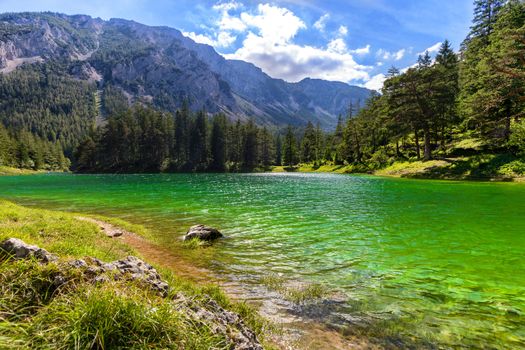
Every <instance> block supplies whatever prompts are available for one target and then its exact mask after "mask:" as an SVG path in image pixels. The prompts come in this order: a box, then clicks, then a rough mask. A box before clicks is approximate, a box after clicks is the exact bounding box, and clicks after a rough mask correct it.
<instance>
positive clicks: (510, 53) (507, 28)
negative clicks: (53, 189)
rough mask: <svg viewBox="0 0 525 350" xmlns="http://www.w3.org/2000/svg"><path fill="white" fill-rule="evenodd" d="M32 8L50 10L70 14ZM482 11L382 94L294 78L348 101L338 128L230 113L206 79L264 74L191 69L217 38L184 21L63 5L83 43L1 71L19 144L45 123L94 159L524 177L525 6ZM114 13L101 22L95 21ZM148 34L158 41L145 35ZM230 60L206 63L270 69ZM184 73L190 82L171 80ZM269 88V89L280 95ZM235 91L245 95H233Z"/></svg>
mask: <svg viewBox="0 0 525 350" xmlns="http://www.w3.org/2000/svg"><path fill="white" fill-rule="evenodd" d="M23 16H26V17H28V16H29V18H32V17H31V16H36V17H37V18H39V21H44V22H45V23H48V20H49V18H53V19H55V17H57V16H58V15H54V14H51V15H49V14H47V15H42V16H44V17H39V16H40V15H34V14H25V15H23ZM49 16H50V17H49ZM14 17H15V18H19V17H17V15H14ZM474 17H475V18H474V22H473V25H472V28H471V32H470V34H469V36H468V37H467V38H466V39H465V41H464V42H463V43H462V45H461V50H460V52H454V51H453V49H452V47H453V46H452V44H451V43H449V42H448V41H445V42H444V43H443V44H442V46H441V49H440V50H439V53H438V54H437V55H436V56H435V57H432V56H430V55H429V54H428V53H425V54H424V55H421V56H420V57H419V59H418V61H417V63H416V64H415V65H413V66H412V67H409V68H406V69H403V70H400V69H398V68H395V67H392V68H391V69H390V70H389V72H388V77H387V80H386V81H385V83H384V87H383V89H382V91H381V93H380V94H375V95H373V96H372V97H371V98H369V99H368V100H367V101H366V105H365V108H362V107H363V105H362V104H363V103H364V102H363V100H361V99H355V100H352V99H350V100H348V99H346V100H345V98H344V96H345V94H346V93H347V92H346V91H347V87H346V86H345V84H339V83H328V82H323V81H316V80H305V81H303V82H301V83H298V84H295V85H294V87H293V88H294V89H296V90H295V92H293V94H294V96H295V97H294V98H295V99H296V101H302V102H304V103H305V104H307V103H308V101H312V100H314V99H315V100H316V101H317V102H316V105H317V106H319V108H321V109H328V108H335V107H334V106H336V105H338V106H339V105H340V104H341V103H346V107H345V109H344V110H345V113H344V114H343V115H341V116H340V117H339V118H338V121H337V123H336V127H335V131H334V132H327V131H326V130H325V129H323V124H322V123H321V122H320V121H319V118H313V120H318V121H317V122H316V123H315V122H312V121H308V122H306V120H304V119H303V120H302V122H305V124H303V125H302V126H301V125H300V124H301V123H299V125H292V124H291V123H290V126H289V127H288V128H286V127H285V126H283V125H282V124H281V125H279V124H277V125H271V123H270V124H268V123H266V122H261V119H260V118H259V117H260V116H259V117H258V116H257V115H252V116H249V115H246V114H241V115H237V116H232V114H231V113H230V112H231V110H230V111H229V112H224V113H223V112H222V111H221V110H220V108H219V109H217V108H216V106H213V104H210V103H208V102H206V101H204V100H202V101H201V100H199V97H198V96H199V94H200V93H203V91H204V90H202V91H201V90H199V89H200V88H201V87H203V86H208V87H210V86H212V85H213V84H215V83H217V84H218V85H217V86H218V89H219V90H221V89H223V91H226V92H227V91H230V93H231V92H232V91H233V90H231V89H230V88H231V87H232V86H233V87H235V88H236V89H240V90H239V91H241V90H242V91H245V92H244V93H246V94H251V93H252V92H253V89H255V88H256V86H255V85H253V86H251V85H250V86H248V85H249V84H248V85H246V84H244V83H242V82H241V81H238V80H235V81H233V80H232V81H231V82H230V83H231V84H226V85H224V84H223V85H221V84H222V83H221V82H220V78H219V80H217V81H216V80H213V79H216V78H217V75H213V74H212V75H213V77H215V78H213V77H212V76H208V75H204V76H203V75H201V76H200V77H201V78H202V79H204V80H202V81H200V82H198V81H199V80H195V79H193V75H192V74H194V73H195V72H196V71H199V70H200V71H201V72H204V71H202V70H201V69H204V70H206V69H207V68H205V66H206V64H204V65H203V62H204V61H202V60H203V59H204V58H203V57H204V56H205V54H206V53H208V54H210V50H211V51H213V50H212V49H211V48H209V47H207V48H206V47H205V46H202V45H199V44H195V43H193V42H191V40H189V39H187V38H182V39H180V33H179V32H178V31H176V30H173V29H169V28H153V29H152V28H150V27H146V26H143V25H140V24H137V23H134V22H129V21H123V20H113V21H111V22H109V23H110V25H109V24H107V23H105V22H103V21H101V20H93V19H91V18H89V17H87V16H84V17H79V18H80V19H79V18H77V17H75V18H70V17H67V16H62V17H60V16H58V18H59V19H60V21H58V24H57V23H54V22H53V24H52V25H57V26H58V27H57V28H62V29H61V30H64V34H63V35H66V34H67V35H69V37H70V38H71V40H72V41H74V42H77V43H78V45H77V46H76V49H75V50H76V51H75V52H74V53H72V52H71V51H68V50H70V49H71V47H70V46H67V45H66V46H64V47H63V48H61V49H60V48H59V46H56V45H55V46H53V45H51V44H49V45H47V44H46V45H47V46H46V47H54V48H55V49H54V50H53V51H52V52H50V53H48V54H49V55H50V56H49V57H54V58H53V59H50V58H49V57H47V58H46V59H42V62H40V63H32V64H27V65H24V66H22V67H18V68H17V69H16V70H14V71H12V72H10V73H8V74H1V75H0V82H1V85H0V97H1V99H0V118H1V119H2V122H3V123H4V124H5V125H6V126H7V127H8V128H9V130H10V132H9V134H10V135H11V136H10V137H11V138H12V139H13V140H16V142H18V143H20V140H21V139H22V137H21V136H20V135H24V132H22V130H25V131H28V132H30V133H32V134H33V135H36V137H35V138H34V140H40V141H41V142H44V141H43V140H49V141H50V142H51V143H52V144H57V146H53V147H56V149H59V148H62V149H64V150H65V151H66V154H67V155H68V156H70V157H71V158H72V159H73V163H74V168H75V169H76V170H77V171H83V172H157V171H252V170H256V169H269V168H271V167H272V166H279V165H283V166H286V167H287V168H288V169H293V168H294V167H295V166H297V165H298V164H308V165H309V166H310V167H311V168H313V169H316V168H318V167H320V166H322V165H331V166H337V167H345V170H346V171H351V172H354V171H355V172H373V171H375V170H378V169H383V168H385V167H389V166H394V167H396V166H398V164H399V163H400V162H409V163H410V164H415V163H417V161H420V160H421V161H424V162H426V165H425V164H423V163H421V165H420V166H421V167H424V168H428V169H430V170H431V173H430V174H428V175H429V176H431V177H456V178H465V177H472V178H476V177H480V178H482V177H500V176H511V177H512V176H523V175H524V174H525V161H524V160H523V156H524V153H525V125H524V122H523V114H524V113H525V68H524V67H525V64H524V57H525V42H524V39H523V38H524V37H525V5H524V4H523V2H521V1H517V0H510V1H489V0H477V1H476V2H475V16H474ZM5 18H6V17H5V16H4V20H5ZM7 18H8V19H9V18H11V17H7ZM64 21H65V22H66V23H69V24H70V25H72V24H71V23H73V24H74V26H75V27H74V28H70V27H68V26H66V25H64ZM104 25H106V26H107V27H106V30H105V32H104V34H101V33H100V32H98V31H97V28H101V26H104ZM6 28H11V27H9V26H8V27H6ZM6 28H4V34H3V35H4V36H6V37H10V36H12V35H14V34H13V32H16V33H17V34H16V35H17V36H20V35H22V36H24V35H26V34H24V33H31V30H30V29H28V28H26V27H24V28H25V29H24V31H22V34H20V31H21V30H22V29H21V28H17V30H16V31H14V30H13V29H12V28H11V29H9V30H7V29H6ZM64 28H65V29H64ZM141 36H145V37H146V38H147V40H146V39H144V40H142V39H141V40H139V38H140V37H141ZM73 38H74V40H73ZM173 38H176V39H173ZM177 38H178V39H177ZM168 43H169V45H168ZM55 44H56V43H55ZM159 45H161V46H162V45H164V47H168V48H167V49H166V50H167V52H165V54H167V55H168V56H169V57H171V58H170V59H174V60H175V61H170V62H172V63H173V64H174V65H173V66H170V65H169V64H168V65H166V64H167V63H166V62H165V63H166V64H163V68H162V69H171V72H175V71H177V69H178V68H176V65H175V63H174V62H178V64H180V63H181V62H186V63H187V64H190V65H191V67H190V66H186V68H187V69H188V70H187V71H185V72H186V73H184V72H180V73H183V75H182V76H178V75H176V78H177V79H179V80H180V79H183V80H184V79H186V80H188V79H189V80H190V81H191V82H192V83H191V84H197V85H198V86H200V87H197V85H195V86H193V85H192V86H190V85H184V84H186V83H183V82H182V80H180V82H181V83H180V84H179V83H176V81H168V80H169V79H168V78H169V76H170V75H166V74H164V73H165V72H164V71H163V70H161V71H158V70H156V68H155V69H153V68H154V67H153V66H152V64H153V65H158V64H159V63H160V62H156V63H155V62H153V61H150V58H151V53H152V52H156V51H155V50H157V47H158V46H159ZM30 48H31V47H28V48H27V50H29V49H30ZM190 49H191V50H194V51H192V52H193V54H189V51H187V50H190ZM152 50H153V51H152ZM29 54H34V53H31V52H29V53H28V55H29ZM71 55H76V56H77V59H76V60H72V59H71ZM56 57H62V58H61V59H58V58H56ZM68 57H69V58H68ZM163 57H164V56H163ZM175 57H176V58H175ZM198 57H200V59H198V60H196V58H198ZM213 57H215V56H213ZM225 62H226V61H224V60H222V61H221V60H219V59H216V58H213V59H210V60H209V62H208V64H209V66H208V67H212V68H213V69H214V70H216V71H220V70H224V71H226V72H230V73H231V72H233V71H234V70H235V69H236V70H238V71H243V72H245V73H246V74H247V75H246V78H247V79H248V78H249V77H253V74H258V73H257V70H252V68H249V67H248V66H246V65H245V64H243V63H240V62H231V65H227V64H226V63H225ZM186 63H185V64H186ZM170 64H171V63H170ZM148 67H149V68H148ZM169 67H171V68H169ZM199 67H200V68H199ZM232 67H237V68H235V69H234V68H232ZM131 68H133V69H131ZM150 68H151V69H153V70H151V69H150ZM170 74H171V73H170ZM177 74H178V73H177ZM184 74H186V75H184ZM188 74H189V75H188ZM250 74H251V75H250ZM154 77H156V78H154ZM173 77H175V76H173ZM153 78H154V79H153ZM157 78H158V79H157ZM201 78H199V79H201ZM159 79H161V80H159ZM166 79H168V80H166ZM209 79H212V80H209ZM232 79H233V78H232ZM179 80H177V81H179ZM173 84H175V85H177V86H178V88H181V87H182V88H181V89H182V90H173V89H171V91H172V92H171V93H170V94H166V93H165V92H163V91H164V90H163V89H164V88H167V89H169V88H170V86H172V85H173ZM210 84H211V85H210ZM272 84H273V83H272ZM163 86H164V87H163ZM272 86H273V85H272ZM297 89H299V90H297ZM330 89H333V90H332V92H330V91H329V90H330ZM146 90H147V91H150V92H154V96H152V95H148V94H146V93H145V91H146ZM174 91H179V92H180V93H175V94H174V93H173V92H174ZM184 91H189V92H191V93H190V95H187V94H185V92H184ZM199 91H200V92H199ZM316 91H318V96H314V95H315V94H316V93H315V92H316ZM209 92H210V91H208V90H206V91H204V93H205V94H208V93H209ZM253 93H254V92H253ZM321 93H322V95H321ZM254 94H255V93H254ZM256 95H257V94H255V95H253V96H254V98H255V96H256ZM263 95H264V94H263ZM263 95H260V96H259V95H257V96H259V97H257V98H263V99H265V98H267V97H268V96H266V95H264V96H266V97H264V96H263ZM228 96H230V97H232V96H233V95H228V93H227V94H226V95H223V96H222V97H221V98H225V99H226V100H228V99H229V98H230V97H228ZM232 98H233V97H232ZM226 100H224V101H226ZM178 101H181V102H178ZM232 101H233V100H232ZM345 101H346V102H345ZM196 102H199V103H201V104H200V106H201V108H196V107H197V105H198V103H197V104H196ZM207 107H208V108H209V109H207ZM281 107H282V106H281ZM338 108H339V107H338ZM294 113H295V112H294ZM211 114H213V115H214V116H213V117H210V115H211ZM40 141H38V142H40ZM34 142H36V141H34ZM34 142H33V143H34ZM11 143H12V142H11ZM79 144H80V145H79ZM77 145H79V146H78V147H76V146H77ZM11 158H14V157H11ZM431 160H432V162H431ZM437 161H439V162H437ZM433 162H434V163H433ZM436 162H437V163H436ZM11 163H13V164H15V163H14V162H11ZM34 163H35V162H33V163H31V162H29V163H28V162H25V161H22V162H21V161H18V163H17V164H24V165H19V166H24V167H36V165H28V164H34ZM35 164H40V163H39V162H36V163H35ZM61 164H63V163H61ZM418 164H419V163H418ZM411 166H412V165H411ZM418 166H419V165H418ZM450 175H453V176H450Z"/></svg>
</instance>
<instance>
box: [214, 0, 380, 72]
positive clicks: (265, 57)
mask: <svg viewBox="0 0 525 350" xmlns="http://www.w3.org/2000/svg"><path fill="white" fill-rule="evenodd" d="M239 18H240V19H241V20H242V21H243V23H244V24H245V25H246V26H247V28H248V29H247V30H248V34H247V35H246V37H245V39H244V41H243V43H242V46H241V47H240V48H239V49H237V50H236V51H235V52H234V53H231V54H226V55H224V56H225V57H226V58H229V59H240V60H244V61H247V62H251V63H253V64H255V65H257V66H258V67H260V68H262V69H263V70H264V71H265V72H266V73H268V74H269V75H271V76H272V77H275V78H281V79H285V80H287V81H291V82H296V81H300V80H302V79H304V78H307V77H310V78H319V79H326V80H338V81H346V82H348V81H352V80H362V81H368V80H369V79H370V77H369V74H368V71H369V70H370V69H371V67H367V66H363V65H360V64H358V63H357V62H356V61H355V60H354V57H353V55H352V52H351V50H349V49H348V47H347V45H346V43H345V42H344V40H343V39H342V38H340V37H338V38H335V39H333V40H331V41H330V42H328V43H327V45H326V47H325V48H320V47H314V46H310V45H298V44H296V43H294V40H293V39H294V38H295V37H296V35H297V33H298V32H299V31H301V30H304V29H306V24H305V23H304V22H303V21H302V20H301V19H300V18H299V17H297V16H296V15H295V14H294V13H293V12H291V11H290V10H288V9H286V8H282V7H278V6H274V5H269V4H261V5H259V6H258V7H257V10H256V11H255V13H249V12H242V13H241V14H240V15H239ZM358 50H360V52H361V53H364V51H367V50H369V48H363V49H358Z"/></svg>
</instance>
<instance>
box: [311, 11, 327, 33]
mask: <svg viewBox="0 0 525 350" xmlns="http://www.w3.org/2000/svg"><path fill="white" fill-rule="evenodd" d="M329 19H330V15H329V14H328V13H327V14H324V15H322V16H321V17H320V18H319V19H318V20H317V21H316V22H315V23H314V28H315V29H317V30H318V31H320V32H321V33H324V31H325V29H326V22H327V21H328V20H329Z"/></svg>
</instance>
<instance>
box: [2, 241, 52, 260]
mask: <svg viewBox="0 0 525 350" xmlns="http://www.w3.org/2000/svg"><path fill="white" fill-rule="evenodd" d="M0 253H1V254H2V255H6V256H7V257H9V258H11V259H30V258H34V259H37V260H40V261H42V262H44V263H48V262H51V261H56V260H57V257H56V256H55V255H53V254H51V253H49V252H48V251H47V250H45V249H42V248H39V247H37V246H35V245H30V244H27V243H25V242H24V241H22V240H21V239H18V238H9V239H6V240H5V241H3V242H2V243H0Z"/></svg>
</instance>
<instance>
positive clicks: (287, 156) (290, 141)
mask: <svg viewBox="0 0 525 350" xmlns="http://www.w3.org/2000/svg"><path fill="white" fill-rule="evenodd" d="M296 164H297V145H296V140H295V135H294V133H293V129H292V127H291V126H290V125H289V126H288V128H287V129H286V135H285V137H284V144H283V165H284V166H287V167H293V166H294V165H296Z"/></svg>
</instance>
